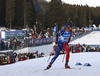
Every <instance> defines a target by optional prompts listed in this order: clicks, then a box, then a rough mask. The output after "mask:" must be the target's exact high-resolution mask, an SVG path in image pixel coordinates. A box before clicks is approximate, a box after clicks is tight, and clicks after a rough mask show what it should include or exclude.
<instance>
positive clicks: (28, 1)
mask: <svg viewBox="0 0 100 76" xmlns="http://www.w3.org/2000/svg"><path fill="white" fill-rule="evenodd" d="M34 23H35V8H34V3H33V0H24V28H26V27H27V26H28V27H33V26H34Z"/></svg>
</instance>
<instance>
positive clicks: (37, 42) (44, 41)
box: [28, 38, 53, 45]
mask: <svg viewBox="0 0 100 76" xmlns="http://www.w3.org/2000/svg"><path fill="white" fill-rule="evenodd" d="M52 41H53V38H45V39H38V38H35V39H29V41H28V44H29V45H33V44H34V45H37V44H46V43H50V42H52Z"/></svg>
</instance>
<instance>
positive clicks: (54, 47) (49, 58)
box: [47, 44, 57, 62]
mask: <svg viewBox="0 0 100 76" xmlns="http://www.w3.org/2000/svg"><path fill="white" fill-rule="evenodd" d="M56 45H57V44H55V45H54V48H53V50H52V52H51V54H50V56H49V58H48V60H47V62H49V60H50V58H51V55H52V53H53V51H54V50H55V47H56Z"/></svg>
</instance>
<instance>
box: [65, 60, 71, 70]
mask: <svg viewBox="0 0 100 76" xmlns="http://www.w3.org/2000/svg"><path fill="white" fill-rule="evenodd" d="M68 62H69V61H66V63H65V68H66V69H71V68H70V66H68Z"/></svg>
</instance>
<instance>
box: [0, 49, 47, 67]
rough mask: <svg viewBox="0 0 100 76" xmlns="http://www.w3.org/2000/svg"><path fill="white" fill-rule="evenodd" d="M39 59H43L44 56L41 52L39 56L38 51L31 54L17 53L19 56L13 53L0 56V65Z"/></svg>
mask: <svg viewBox="0 0 100 76" xmlns="http://www.w3.org/2000/svg"><path fill="white" fill-rule="evenodd" d="M40 57H45V54H44V53H43V52H42V53H41V54H39V53H38V51H36V52H33V53H19V54H17V53H13V54H9V55H7V56H0V65H6V64H12V63H15V62H19V61H24V60H29V59H34V58H40Z"/></svg>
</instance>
